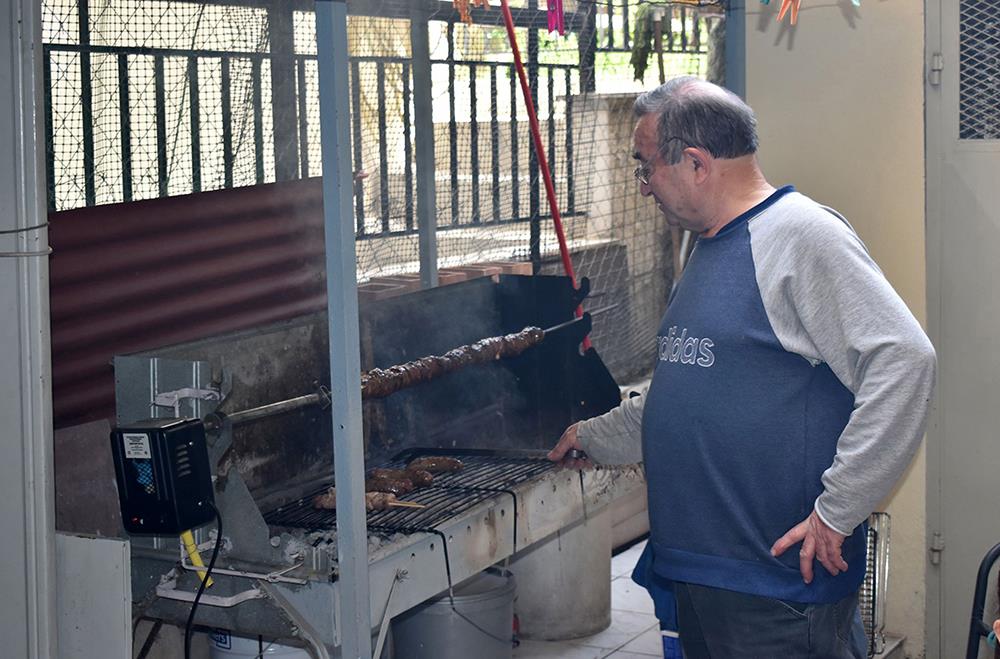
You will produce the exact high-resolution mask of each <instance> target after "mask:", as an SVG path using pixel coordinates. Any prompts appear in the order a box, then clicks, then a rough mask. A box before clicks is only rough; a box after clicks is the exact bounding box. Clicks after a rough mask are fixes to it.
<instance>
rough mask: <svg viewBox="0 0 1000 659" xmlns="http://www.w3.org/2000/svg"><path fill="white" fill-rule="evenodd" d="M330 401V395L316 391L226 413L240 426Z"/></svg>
mask: <svg viewBox="0 0 1000 659" xmlns="http://www.w3.org/2000/svg"><path fill="white" fill-rule="evenodd" d="M329 401H330V398H329V396H326V395H325V394H323V393H322V392H316V393H314V394H306V395H305V396H298V397H296V398H289V399H288V400H283V401H279V402H277V403H269V404H267V405H261V406H259V407H251V408H250V409H248V410H241V411H239V412H233V413H232V414H228V415H226V417H225V418H226V420H227V421H229V423H231V424H232V425H234V426H238V425H242V424H244V423H250V422H251V421H256V420H258V419H264V418H267V417H271V416H276V415H278V414H285V413H287V412H294V411H295V410H300V409H302V408H303V407H310V406H312V405H323V404H326V403H328V402H329Z"/></svg>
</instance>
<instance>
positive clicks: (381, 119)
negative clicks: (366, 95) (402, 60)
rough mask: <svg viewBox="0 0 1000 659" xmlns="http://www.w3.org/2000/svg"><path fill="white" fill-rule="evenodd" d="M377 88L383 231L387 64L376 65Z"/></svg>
mask: <svg viewBox="0 0 1000 659" xmlns="http://www.w3.org/2000/svg"><path fill="white" fill-rule="evenodd" d="M375 88H376V94H375V95H376V98H378V191H379V204H380V206H379V208H380V211H381V212H380V213H379V214H380V216H381V219H382V231H388V230H389V216H390V213H391V211H390V208H389V145H388V144H386V142H388V139H387V137H388V136H387V133H386V116H385V115H386V107H385V64H384V63H383V62H378V63H377V64H376V65H375Z"/></svg>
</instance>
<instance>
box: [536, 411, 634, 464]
mask: <svg viewBox="0 0 1000 659" xmlns="http://www.w3.org/2000/svg"><path fill="white" fill-rule="evenodd" d="M645 400H646V397H645V395H641V396H635V397H632V398H627V399H625V400H624V401H622V403H621V405H619V406H618V407H616V408H614V409H613V410H611V411H610V412H606V413H605V414H602V415H601V416H597V417H594V418H593V419H587V420H586V421H580V422H578V423H574V424H573V425H572V426H570V427H569V428H567V429H566V432H564V433H563V436H562V437H561V438H560V439H559V442H558V443H557V444H556V445H555V447H553V449H552V451H550V452H549V459H550V460H554V461H557V462H558V461H560V460H562V459H563V456H564V455H566V453H567V451H569V450H570V449H573V448H575V449H582V450H583V451H585V452H586V453H587V456H588V457H589V458H590V459H591V460H593V461H594V462H597V463H599V464H633V463H636V462H642V406H643V402H644V401H645Z"/></svg>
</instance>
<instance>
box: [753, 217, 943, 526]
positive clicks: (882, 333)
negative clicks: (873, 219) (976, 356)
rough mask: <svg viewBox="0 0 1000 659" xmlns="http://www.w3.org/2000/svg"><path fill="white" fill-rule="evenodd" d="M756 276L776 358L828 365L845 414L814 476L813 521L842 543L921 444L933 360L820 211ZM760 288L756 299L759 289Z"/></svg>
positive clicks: (845, 230)
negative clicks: (790, 355) (846, 405)
mask: <svg viewBox="0 0 1000 659" xmlns="http://www.w3.org/2000/svg"><path fill="white" fill-rule="evenodd" d="M819 213H821V214H822V219H821V220H820V221H816V222H809V223H808V225H807V227H806V228H805V229H804V230H801V231H797V232H795V234H794V235H793V236H791V237H789V238H788V240H787V241H784V242H785V243H786V245H785V247H784V248H783V249H782V250H781V252H782V253H781V255H780V258H773V257H774V256H776V255H772V258H771V263H770V264H769V265H768V266H766V267H767V268H769V269H770V272H769V273H767V274H766V275H765V276H760V275H758V277H759V280H760V282H761V283H763V282H765V281H767V282H769V283H767V284H766V285H762V297H763V298H764V300H765V308H766V309H767V312H768V316H769V317H770V318H771V320H772V326H774V327H775V329H776V334H778V338H779V341H781V342H782V344H783V345H784V347H785V349H786V350H790V351H793V352H798V353H799V354H802V355H803V356H805V357H807V358H809V359H814V360H815V361H816V362H825V363H826V364H828V365H829V366H830V368H831V370H832V371H833V373H834V374H835V375H836V376H837V378H838V379H839V380H840V381H841V382H842V383H843V384H844V385H845V386H846V387H847V388H848V389H849V390H850V391H851V392H852V393H853V394H854V399H855V402H854V410H853V412H852V414H851V416H850V419H849V421H848V424H847V426H846V427H845V428H844V431H843V433H842V434H841V436H840V438H839V440H838V442H837V451H836V455H835V457H834V460H833V464H831V465H830V467H829V468H828V469H826V471H825V472H824V473H823V475H822V483H823V488H824V489H823V492H822V493H821V494H820V496H819V497H818V498H817V500H816V503H815V510H816V513H817V514H818V515H819V516H820V518H821V519H822V520H823V522H824V523H825V524H826V525H827V526H829V527H830V528H832V529H833V530H835V531H837V532H838V533H841V534H843V535H849V534H850V533H851V532H852V530H853V529H854V528H855V527H857V526H858V525H859V524H861V523H862V522H863V521H864V520H865V519H866V518H867V517H868V516H869V515H870V514H871V513H872V511H873V510H875V507H876V506H877V505H878V504H879V502H880V501H882V499H884V498H885V497H886V496H887V495H888V494H889V492H890V490H891V489H892V487H893V486H894V485H895V483H896V481H897V480H898V479H899V478H900V476H901V475H902V473H903V471H904V470H905V469H906V467H907V465H908V464H909V463H910V461H911V459H912V458H913V455H914V454H915V453H916V451H917V448H918V447H919V445H920V441H921V439H922V437H923V433H924V429H925V426H926V422H927V416H928V413H929V410H930V400H931V395H932V393H933V389H934V381H935V371H936V356H935V353H934V348H933V347H932V346H931V343H930V340H929V339H928V338H927V335H926V334H925V333H924V331H923V329H922V328H921V327H920V324H919V323H918V322H917V320H916V319H915V318H914V316H913V314H911V313H910V311H909V309H908V308H907V306H906V304H905V303H904V302H903V300H902V299H901V298H900V296H899V295H898V294H897V293H896V291H895V290H893V288H892V286H891V285H890V284H889V282H888V281H887V280H886V278H885V276H884V275H883V274H882V272H881V270H880V269H879V268H878V266H877V265H876V264H875V262H874V261H873V260H872V258H871V257H870V256H869V254H868V251H867V250H866V248H865V246H864V244H863V243H862V241H861V239H860V238H859V237H858V236H857V234H856V233H854V231H853V229H851V228H850V225H848V224H847V222H846V221H845V220H843V219H842V218H839V216H835V215H834V214H833V212H832V211H826V210H825V209H824V210H821V211H819ZM765 289H766V290H765Z"/></svg>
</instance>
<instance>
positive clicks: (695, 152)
mask: <svg viewBox="0 0 1000 659" xmlns="http://www.w3.org/2000/svg"><path fill="white" fill-rule="evenodd" d="M684 157H685V159H686V160H687V161H688V166H689V167H690V168H691V172H692V173H693V174H694V181H695V183H702V182H704V181H705V179H707V178H708V173H709V170H710V169H711V167H712V159H711V157H710V156H709V155H708V154H707V153H705V152H704V151H702V150H701V149H696V148H693V147H689V148H687V149H684Z"/></svg>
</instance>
